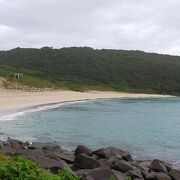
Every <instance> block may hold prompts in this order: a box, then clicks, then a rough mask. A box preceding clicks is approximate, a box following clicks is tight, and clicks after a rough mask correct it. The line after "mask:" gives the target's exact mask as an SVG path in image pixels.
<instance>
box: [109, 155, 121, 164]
mask: <svg viewBox="0 0 180 180" xmlns="http://www.w3.org/2000/svg"><path fill="white" fill-rule="evenodd" d="M121 159H122V157H120V156H112V157H110V158H109V159H108V161H109V163H110V164H111V165H112V166H113V165H115V164H116V163H117V162H118V161H120V160H121Z"/></svg>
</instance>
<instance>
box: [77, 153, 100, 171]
mask: <svg viewBox="0 0 180 180" xmlns="http://www.w3.org/2000/svg"><path fill="white" fill-rule="evenodd" d="M74 165H75V168H76V169H94V168H96V167H99V166H100V163H99V161H98V160H96V159H94V158H92V157H90V156H87V155H85V154H79V155H77V156H76V158H75V160H74Z"/></svg>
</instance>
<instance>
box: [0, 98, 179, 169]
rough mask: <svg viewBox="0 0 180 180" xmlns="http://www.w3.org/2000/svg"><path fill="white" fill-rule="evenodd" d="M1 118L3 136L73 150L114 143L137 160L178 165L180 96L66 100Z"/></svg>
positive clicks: (112, 144) (1, 134) (0, 125)
mask: <svg viewBox="0 0 180 180" xmlns="http://www.w3.org/2000/svg"><path fill="white" fill-rule="evenodd" d="M0 120H1V121H0V127H1V129H0V138H7V137H12V138H18V139H21V140H28V141H44V142H47V141H57V142H58V143H59V144H60V145H61V146H62V147H63V148H65V149H69V150H73V149H75V147H76V146H77V145H78V144H83V145H87V146H88V147H90V148H93V149H97V148H101V147H107V146H116V147H118V148H121V149H124V150H128V151H130V152H131V153H132V155H133V156H134V157H135V158H138V159H154V158H159V159H163V160H166V161H168V162H171V163H173V164H175V165H178V166H180V98H167V99H124V100H120V99H119V100H117V99H116V100H94V101H82V102H76V103H63V104H58V105H49V106H43V107H39V108H35V109H31V110H30V111H25V112H20V113H18V114H12V115H9V116H4V117H1V118H0Z"/></svg>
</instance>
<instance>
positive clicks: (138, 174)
mask: <svg viewBox="0 0 180 180" xmlns="http://www.w3.org/2000/svg"><path fill="white" fill-rule="evenodd" d="M126 176H128V177H131V178H132V179H135V178H138V179H141V180H143V179H144V178H143V176H142V173H141V171H140V170H139V169H133V170H130V171H128V172H126Z"/></svg>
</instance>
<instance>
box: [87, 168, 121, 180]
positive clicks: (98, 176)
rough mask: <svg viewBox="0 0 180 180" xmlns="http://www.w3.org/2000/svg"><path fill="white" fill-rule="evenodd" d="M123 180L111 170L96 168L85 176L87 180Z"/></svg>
mask: <svg viewBox="0 0 180 180" xmlns="http://www.w3.org/2000/svg"><path fill="white" fill-rule="evenodd" d="M111 178H114V179H113V180H121V179H120V178H118V177H117V176H116V174H115V173H114V172H113V171H112V170H111V169H110V168H102V167H100V168H95V169H92V170H91V171H89V172H88V173H87V174H86V175H85V176H84V179H85V180H111Z"/></svg>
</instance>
